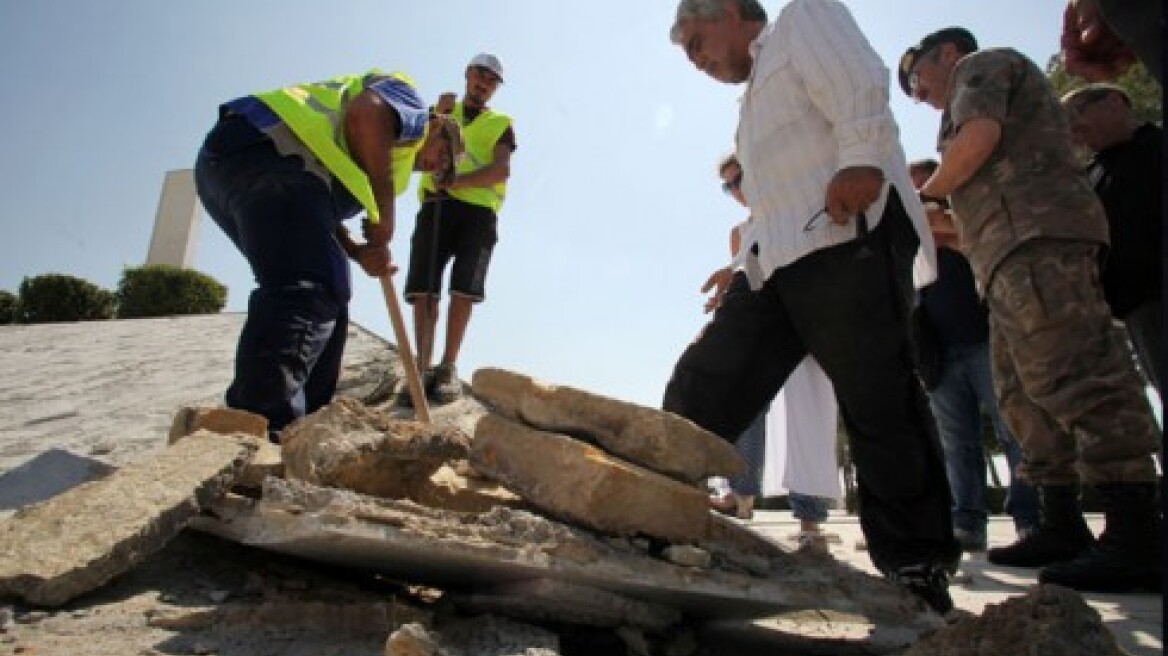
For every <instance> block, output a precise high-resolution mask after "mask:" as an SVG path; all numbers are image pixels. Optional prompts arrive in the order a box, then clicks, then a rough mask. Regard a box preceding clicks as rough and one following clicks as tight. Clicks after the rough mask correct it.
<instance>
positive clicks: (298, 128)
mask: <svg viewBox="0 0 1168 656" xmlns="http://www.w3.org/2000/svg"><path fill="white" fill-rule="evenodd" d="M379 77H384V73H382V72H381V71H380V70H378V69H373V70H371V71H369V72H368V73H366V74H364V75H342V76H339V77H335V78H332V79H331V80H326V81H324V82H307V83H304V84H297V85H294V86H290V87H285V88H283V89H276V90H275V91H267V92H264V93H257V94H255V97H256V98H259V99H260V100H261V101H262V102H263V103H264V104H265V105H267V106H268V107H270V108H271V110H272V111H273V112H275V113H276V115H277V116H279V117H280V119H281V120H283V121H284V123H285V124H286V125H287V126H288V127H289V128H290V129H291V130H292V132H293V133H295V134H296V136H297V137H298V138H299V139H300V140H301V141H303V142H304V145H306V146H308V149H309V150H311V151H312V154H314V155H316V157H317V159H319V160H320V162H321V164H323V165H324V166H325V168H327V169H328V170H329V172H330V173H332V175H333V176H334V177H335V178H336V179H337V180H340V181H341V184H343V185H345V188H346V189H348V190H349V193H351V194H353V197H354V198H356V199H357V202H359V203H361V206H362V207H364V208H365V212H366V214H368V216H369V220H370V221H371V222H373V223H377V222H378V221H379V220H380V219H381V216H380V213H379V212H378V209H377V202H376V200H375V199H374V197H373V186H372V185H371V184H370V183H369V177H368V176H367V175H366V174H365V171H364V170H362V169H361V167H360V166H358V165H357V163H356V162H355V161H353V158H352V156H351V155H350V154H349V148H348V145H347V144H346V143H345V136H344V130H343V126H342V114H343V111H344V107H345V105H346V104H347V103H348V102H349V101H350V100H352V99H353V98H355V97H356V96H357V95H358V94H359V93H361V92H362V91H363V90H364V89H365V87H366V86H367V85H368V84H369V83H370V82H372V81H373V80H374V79H376V78H379ZM390 77H393V78H396V79H398V80H400V81H402V82H405V83H406V84H407V85H409V86H410V87H411V88H415V89H416V87H417V85H416V84H415V83H414V81H413V80H412V79H410V78H409V76H407V75H405V74H404V73H393V74H391V75H390ZM419 102H420V99H419ZM423 141H425V138H424V137H423V138H420V139H415V140H413V141H408V142H403V143H400V144H398V145H395V146H394V147H393V149H392V150H391V151H390V166H391V168H392V175H393V191H394V194H395V195H398V196H400V195H401V194H402V193H404V192H405V190H406V188H407V187H408V186H409V183H410V173H412V172H413V170H414V158H415V157H416V156H417V154H418V150H420V149H421V147H422V143H423Z"/></svg>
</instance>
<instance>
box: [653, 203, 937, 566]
mask: <svg viewBox="0 0 1168 656" xmlns="http://www.w3.org/2000/svg"><path fill="white" fill-rule="evenodd" d="M918 244H919V241H918V239H917V236H916V233H915V231H914V230H913V227H912V223H911V220H910V219H909V217H908V215H907V214H906V213H905V211H904V207H903V206H902V205H901V203H900V200H899V198H898V197H897V196H896V194H895V191H893V192H892V194H891V195H890V197H889V199H888V203H887V206H886V209H885V214H884V216H883V217H882V218H881V221H880V223H879V224H878V226H877V228H876V229H875V230H873V231H872V232H871V233H867V232H864V231H861V234H858V235H857V238H856V239H855V240H853V241H850V242H847V243H844V244H840V245H837V246H834V247H831V248H827V249H822V250H819V251H816V252H814V253H811V254H809V255H807V256H804V257H802V258H800V259H799V260H797V261H796V262H794V263H792V264H790V265H788V266H786V267H782V268H780V269H778V270H776V271H775V272H774V274H773V275H771V277H770V279H768V280H767V281H766V284H765V285H764V286H763V288H762V289H761V290H759V291H757V292H751V291H749V290H743V289H741V288H738V289H735V290H734V291H733V292H732V293H728V294H727V296H726V297H725V299H724V301H723V304H722V306H721V307H720V308H719V309H718V311H717V312H715V314H714V318H713V320H712V321H711V322H710V323H709V324H708V325H707V326H706V327H705V328H704V329H703V331H702V333H701V334H700V335H699V336H698V338H697V340H695V341H694V342H693V343H692V344H690V345H689V347H687V348H686V350H685V352H684V353H683V354H682V356H681V358H680V359H679V361H678V363H677V365H676V367H675V369H674V372H673V376H672V377H671V379H670V381H669V383H668V384H667V386H666V391H665V399H664V403H663V407H664V409H665V410H669V411H672V412H675V413H677V414H679V415H682V416H684V417H687V418H688V419H690V420H692V421H693V422H695V423H697V424H698V425H700V426H702V427H704V428H706V429H707V430H710V431H712V432H714V433H716V434H718V435H720V436H722V437H723V438H725V439H726V440H728V441H731V442H733V441H734V440H735V439H737V436H738V435H739V434H740V433H741V432H742V431H743V430H744V429H745V428H746V427H747V425H748V424H749V423H750V421H751V420H752V419H753V418H754V417H755V416H756V415H757V414H758V413H759V412H760V411H761V410H762V409H763V408H764V407H765V406H766V404H767V403H768V402H769V401H770V400H771V399H772V398H773V397H774V396H775V394H777V393H778V391H779V389H780V388H782V386H783V384H784V383H785V382H786V380H787V377H788V376H790V374H791V372H792V371H793V370H794V369H795V367H796V366H797V365H798V363H799V362H800V361H801V360H802V359H803V357H804V356H805V355H807V354H808V353H810V354H811V355H813V356H815V359H816V360H818V361H819V364H820V365H821V366H822V367H823V370H824V372H826V373H827V376H828V378H830V379H831V381H832V385H833V387H834V388H835V393H836V397H837V399H838V401H839V406H840V411H841V414H842V417H843V420H844V424H845V426H846V427H847V432H848V438H849V446H850V449H851V453H852V458H853V461H854V462H855V465H856V470H857V485H858V490H859V505H860V525H861V527H862V528H863V530H864V535H865V537H866V538H867V541H868V550H869V553H870V554H871V556H872V562H873V564H875V565H876V567H877V569H879V570H880V571H882V572H885V573H890V572H892V571H895V570H896V569H899V568H901V567H903V566H906V565H915V564H922V563H931V564H943V565H947V566H948V565H953V564H955V563H956V559H957V558H958V557H959V556H960V549H959V547H958V545H957V543H956V541H955V540H954V539H953V528H952V523H951V521H952V520H951V518H950V506H951V501H950V493H949V485H948V482H947V480H946V478H945V467H944V459H943V456H942V452H941V446H940V442H939V440H938V437H937V428H936V424H935V422H934V420H933V417H932V414H931V413H930V411H929V406H928V401H927V398H926V396H925V393H924V390H923V389H922V388H921V385H920V381H919V380H918V378H917V376H916V373H915V371H914V366H913V358H912V350H911V348H910V330H909V309H910V307H911V302H912V294H913V291H912V280H911V270H912V259H913V257H914V255H915V252H916V249H917V246H918ZM788 411H789V412H799V408H790V409H789V410H788Z"/></svg>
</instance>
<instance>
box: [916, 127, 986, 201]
mask: <svg viewBox="0 0 1168 656" xmlns="http://www.w3.org/2000/svg"><path fill="white" fill-rule="evenodd" d="M1001 139H1002V126H1001V124H999V123H998V122H997V121H995V120H994V119H991V118H975V119H970V120H968V121H966V122H965V123H962V124H961V128H960V129H959V130H958V131H957V136H956V137H954V138H953V141H952V142H950V144H949V147H948V148H946V149H945V156H944V157H943V158H942V159H941V165H940V166H939V167H937V170H936V171H935V172H934V173H933V175H932V177H930V178H929V179H928V180H927V181H926V182H925V184H923V185H921V189H920V192H921V195H922V196H932V197H934V198H945V197H946V196H949V195H950V194H952V193H953V192H954V191H956V190H957V189H959V188H960V187H961V186H962V185H964V184H965V183H966V182H968V181H969V179H970V178H972V177H973V175H974V174H975V173H977V172H978V170H979V169H981V167H982V166H985V163H986V161H987V160H988V159H989V157H990V155H991V154H992V153H993V152H994V149H995V148H997V147H998V142H999V141H1001Z"/></svg>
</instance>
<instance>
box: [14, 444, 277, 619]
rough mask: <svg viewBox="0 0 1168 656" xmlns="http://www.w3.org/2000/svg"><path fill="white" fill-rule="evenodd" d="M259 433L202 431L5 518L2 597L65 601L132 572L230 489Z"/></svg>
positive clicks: (49, 602) (45, 603) (37, 601)
mask: <svg viewBox="0 0 1168 656" xmlns="http://www.w3.org/2000/svg"><path fill="white" fill-rule="evenodd" d="M252 439H253V438H246V437H226V436H221V435H216V434H213V433H205V432H200V433H196V434H195V435H192V436H191V437H189V438H187V439H184V440H180V441H179V442H177V443H176V444H174V445H173V446H171V447H170V448H168V449H166V450H164V451H162V452H160V453H158V454H157V455H155V456H152V457H150V458H146V459H144V460H142V461H140V462H138V463H135V464H132V465H129V466H127V467H124V468H122V469H120V470H118V471H116V472H113V473H111V474H110V475H108V476H107V477H105V478H103V479H100V480H97V481H93V482H90V483H86V484H83V485H80V486H78V487H75V488H73V489H71V490H69V491H68V492H65V493H63V494H61V495H59V496H56V497H53V498H52V499H49V500H48V501H45V502H43V503H39V504H36V505H33V506H28V507H26V508H24V509H22V510H20V511H18V512H17V513H16V514H15V515H13V516H11V517H9V518H7V519H5V520H4V521H2V522H0V596H19V597H21V598H23V599H24V600H25V601H27V602H29V603H32V604H36V605H43V606H58V605H61V604H63V603H65V602H67V601H69V600H70V599H72V598H74V597H77V596H79V595H82V594H84V593H86V592H89V591H91V590H93V589H95V588H97V587H98V586H100V585H102V584H104V583H106V582H107V581H109V580H111V579H113V578H114V577H116V576H118V575H119V574H121V573H123V572H125V571H127V570H128V569H130V568H131V567H133V566H134V565H136V564H137V563H139V562H141V561H142V560H143V559H144V558H145V557H146V556H148V555H150V554H151V553H154V552H155V551H157V550H158V549H160V548H162V547H163V546H164V545H165V544H166V543H167V542H168V541H169V540H170V539H171V538H173V537H174V536H175V535H177V534H178V532H179V531H180V530H181V529H182V528H183V527H184V526H185V525H186V523H187V522H188V521H189V520H190V519H191V517H193V516H194V515H196V514H197V513H198V512H199V508H200V506H201V505H204V504H207V503H210V501H211V500H212V499H214V498H215V497H217V496H219V495H221V494H223V493H225V492H226V491H227V490H228V488H229V487H230V486H231V484H232V483H233V482H234V480H235V477H236V476H237V475H238V472H239V470H240V469H241V468H242V467H243V464H244V463H245V462H246V461H247V459H248V458H249V457H250V455H251V453H252V452H253V451H254V450H255V447H254V446H253V444H252V443H251V441H250V440H252Z"/></svg>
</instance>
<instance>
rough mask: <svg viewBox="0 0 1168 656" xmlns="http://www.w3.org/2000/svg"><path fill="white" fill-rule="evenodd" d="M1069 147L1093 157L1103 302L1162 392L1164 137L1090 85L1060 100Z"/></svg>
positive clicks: (1110, 88) (1114, 92)
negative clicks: (1102, 222)
mask: <svg viewBox="0 0 1168 656" xmlns="http://www.w3.org/2000/svg"><path fill="white" fill-rule="evenodd" d="M1062 104H1063V107H1064V108H1065V109H1066V110H1067V117H1068V118H1069V119H1070V123H1071V134H1072V136H1074V138H1075V140H1076V141H1077V142H1078V143H1080V144H1082V145H1084V146H1086V147H1087V148H1089V149H1090V150H1091V151H1092V152H1093V153H1094V156H1093V157H1092V158H1091V163H1090V165H1089V167H1088V171H1087V175H1088V178H1089V179H1090V180H1091V183H1092V184H1093V185H1094V187H1095V193H1096V194H1098V195H1099V200H1101V201H1103V209H1104V210H1105V211H1106V212H1107V223H1108V225H1109V227H1110V228H1111V248H1110V249H1109V250H1108V252H1107V257H1106V261H1105V263H1104V266H1103V274H1102V277H1103V294H1104V296H1105V297H1106V298H1107V302H1108V304H1110V305H1111V312H1112V314H1113V315H1114V316H1115V318H1116V319H1119V320H1120V321H1122V322H1124V325H1125V326H1127V332H1128V336H1129V337H1130V339H1131V342H1132V346H1134V347H1135V351H1136V355H1137V356H1138V357H1139V361H1140V366H1141V367H1143V370H1144V373H1145V374H1146V375H1147V377H1148V380H1149V381H1150V382H1151V383H1152V385H1154V386H1155V387H1156V389H1157V390H1158V391H1159V390H1160V371H1161V366H1162V365H1163V362H1164V360H1163V357H1164V351H1163V348H1162V345H1163V336H1164V321H1163V316H1164V315H1163V312H1164V303H1163V281H1164V278H1163V262H1164V257H1165V253H1164V250H1163V244H1162V241H1161V239H1160V235H1161V228H1162V227H1163V223H1164V212H1163V210H1164V205H1163V199H1162V196H1161V183H1162V181H1163V180H1164V176H1163V173H1164V168H1163V159H1162V156H1163V150H1164V146H1163V139H1164V132H1163V131H1162V130H1161V129H1160V128H1159V127H1157V126H1155V125H1152V124H1151V123H1143V124H1141V123H1140V122H1139V121H1137V120H1136V118H1135V117H1134V116H1133V115H1132V107H1131V98H1130V97H1128V95H1127V92H1126V91H1124V90H1123V89H1121V88H1120V87H1117V86H1115V85H1112V84H1105V83H1104V84H1091V85H1087V86H1085V87H1082V88H1079V89H1076V90H1074V91H1071V92H1070V93H1068V94H1066V95H1065V96H1063V98H1062Z"/></svg>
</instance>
